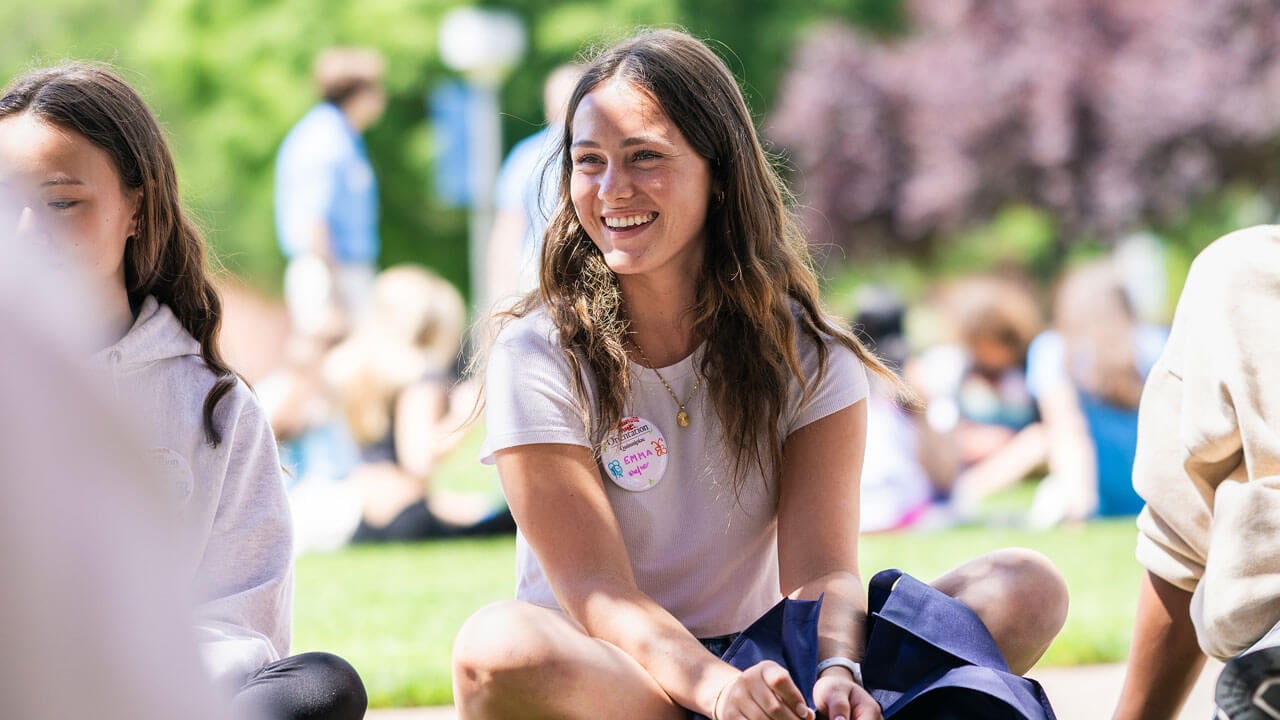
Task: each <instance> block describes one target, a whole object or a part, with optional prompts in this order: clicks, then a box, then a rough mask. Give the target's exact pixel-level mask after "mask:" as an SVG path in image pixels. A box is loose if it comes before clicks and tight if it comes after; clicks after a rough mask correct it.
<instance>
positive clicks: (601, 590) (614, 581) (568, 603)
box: [496, 444, 802, 718]
mask: <svg viewBox="0 0 1280 720" xmlns="http://www.w3.org/2000/svg"><path fill="white" fill-rule="evenodd" d="M496 459H497V464H498V475H499V477H500V478H501V480H502V486H503V490H504V491H505V493H506V496H507V502H508V504H509V506H510V507H511V512H512V515H513V516H514V517H515V519H516V523H517V524H518V525H519V526H520V528H521V531H522V532H523V533H524V535H525V538H526V539H527V540H528V542H529V545H530V547H531V548H532V549H533V551H534V553H535V554H536V555H537V556H538V559H539V562H540V563H541V564H542V568H543V571H544V572H545V573H546V575H547V579H548V580H549V581H550V583H551V587H552V588H553V589H554V591H555V594H556V599H557V601H558V602H559V603H560V606H561V607H562V608H563V609H564V610H565V612H567V613H568V614H569V616H570V617H572V618H573V619H574V620H576V621H578V622H579V623H580V624H581V625H582V626H583V628H585V629H586V631H587V633H588V634H590V635H591V636H592V637H595V638H599V639H601V640H605V641H607V642H609V643H612V644H613V645H615V646H617V647H618V648H620V649H621V650H622V651H623V652H625V653H627V654H628V655H630V656H631V657H632V658H634V659H635V660H636V661H637V662H638V663H640V665H641V666H643V667H644V668H645V670H646V671H647V672H648V673H649V674H650V675H651V676H652V677H653V678H654V680H655V681H656V682H657V683H658V685H659V686H661V687H662V689H663V690H664V691H665V692H666V693H667V694H668V695H669V696H671V698H672V699H673V700H674V701H675V702H677V703H679V704H680V705H682V706H684V707H686V708H689V709H691V710H695V711H697V712H700V713H702V714H703V715H706V716H707V717H717V716H718V717H724V716H725V712H724V711H723V710H722V711H721V712H720V713H717V712H716V710H715V708H714V705H715V704H716V701H717V699H719V700H720V708H722V709H723V708H725V707H726V705H725V702H726V699H725V698H723V697H721V693H720V690H721V689H722V688H724V687H725V686H726V685H727V684H728V683H730V682H731V681H734V680H735V678H737V677H738V676H739V675H740V673H739V671H738V670H736V669H735V668H733V667H732V666H730V665H729V664H728V663H725V662H724V661H722V660H720V659H719V658H717V657H715V656H714V655H712V654H710V653H708V652H707V651H706V650H705V648H703V646H702V644H701V643H699V642H698V641H697V639H696V638H694V637H693V635H691V634H690V633H689V631H688V630H687V629H686V628H685V627H684V626H683V625H681V624H680V622H679V621H678V620H677V619H676V618H675V617H673V616H672V615H671V614H670V613H669V612H667V611H666V610H665V609H663V608H662V607H661V606H660V605H658V604H657V603H656V602H654V601H653V599H652V598H650V597H648V596H647V595H645V594H644V593H643V592H641V591H640V590H639V588H638V587H637V586H636V581H635V577H634V575H633V573H632V569H631V562H630V559H629V558H628V556H627V550H626V547H625V545H624V543H623V538H622V531H621V528H620V527H619V525H618V521H617V518H616V517H615V515H614V514H613V509H612V507H611V506H610V504H609V499H608V496H607V495H606V492H605V488H604V485H603V484H602V483H603V481H602V480H601V479H600V475H599V473H598V472H597V471H596V461H595V459H594V457H593V456H592V454H591V451H590V450H588V449H587V448H585V447H581V446H576V445H562V444H536V445H521V446H517V447H512V448H508V449H506V450H500V451H498V452H497V453H496ZM569 518H571V519H572V520H571V521H566V520H567V519H569ZM784 674H785V673H784ZM792 687H793V689H794V686H792ZM795 698H796V702H797V703H798V702H799V698H800V695H799V691H798V690H795ZM796 717H797V718H799V717H802V716H799V715H797V716H796Z"/></svg>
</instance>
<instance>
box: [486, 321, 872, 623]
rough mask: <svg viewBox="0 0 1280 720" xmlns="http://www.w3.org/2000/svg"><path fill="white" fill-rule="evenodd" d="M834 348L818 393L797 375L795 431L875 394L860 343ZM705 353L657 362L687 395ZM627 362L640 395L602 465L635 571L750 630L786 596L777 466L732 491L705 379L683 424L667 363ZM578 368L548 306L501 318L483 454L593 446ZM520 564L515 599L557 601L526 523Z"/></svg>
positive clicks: (646, 581) (699, 611)
mask: <svg viewBox="0 0 1280 720" xmlns="http://www.w3.org/2000/svg"><path fill="white" fill-rule="evenodd" d="M829 347H830V354H829V360H828V364H827V373H826V374H825V376H824V377H823V379H822V382H820V383H816V384H813V385H812V386H811V388H810V393H809V397H807V398H806V397H803V392H802V390H801V387H800V383H799V382H798V381H797V380H794V379H793V380H792V381H791V382H790V385H789V389H788V393H787V401H786V407H785V408H784V410H783V413H782V417H781V419H780V422H781V424H782V435H783V437H784V438H786V437H787V436H789V435H790V434H791V433H792V432H794V431H795V430H797V429H799V428H801V427H804V426H805V425H807V424H809V423H811V422H813V421H815V420H818V419H820V418H823V417H825V416H827V415H830V414H832V413H834V412H837V411H839V410H842V409H844V408H846V407H849V406H850V405H853V404H854V403H856V402H858V401H860V400H862V399H863V398H865V397H866V395H867V375H866V369H865V367H863V365H862V363H861V362H860V361H859V360H858V358H857V356H855V355H854V354H853V352H852V351H850V350H849V349H847V348H845V347H843V346H841V345H837V344H834V343H832V344H830V345H829ZM702 353H703V348H702V347H699V348H698V349H697V350H696V351H695V352H694V353H693V354H692V355H691V356H689V357H688V358H685V359H684V360H682V361H680V362H678V363H676V364H674V365H671V366H668V367H664V368H659V371H660V372H661V373H662V377H664V378H665V379H666V381H667V382H668V383H669V384H670V385H671V389H672V391H674V392H675V393H676V395H678V396H679V397H680V399H681V400H684V399H685V398H689V396H690V392H691V391H692V390H693V387H694V383H695V381H696V379H697V376H696V373H695V369H696V368H697V367H698V365H699V364H700V362H701V359H702ZM800 359H801V364H802V367H803V368H804V371H805V375H806V376H807V377H814V376H816V373H817V368H818V353H817V347H816V345H815V344H814V343H813V342H811V341H809V340H808V339H802V340H801V341H800ZM630 371H631V373H632V387H633V391H634V392H633V396H634V397H633V399H632V402H631V403H630V405H629V406H628V408H627V410H626V412H627V414H628V415H630V416H632V417H633V418H635V419H634V420H624V422H623V425H624V430H623V433H622V437H623V441H622V447H621V448H607V449H606V451H605V456H604V458H603V459H602V461H601V462H600V463H598V465H597V469H598V470H599V473H600V478H601V481H602V482H603V483H604V486H605V490H606V492H607V493H608V497H609V502H610V504H611V506H612V507H613V511H614V513H615V515H616V516H617V518H618V522H619V525H620V526H621V528H622V535H623V540H624V542H625V543H626V547H627V552H628V556H629V557H630V559H631V565H632V569H633V571H634V573H635V577H636V582H637V584H638V586H639V588H640V590H641V591H642V592H644V593H646V594H647V595H649V596H650V597H651V598H653V599H654V600H655V601H656V602H657V603H658V604H660V605H661V606H662V607H664V608H666V609H667V610H668V611H669V612H671V613H672V614H673V615H674V616H675V617H676V618H677V619H679V620H680V622H681V623H683V624H684V626H685V627H686V628H688V629H689V631H690V632H692V633H693V634H694V635H696V636H698V637H714V636H718V635H726V634H729V633H734V632H739V631H741V630H743V629H745V628H746V627H747V626H748V625H749V624H750V623H751V622H752V621H754V620H755V619H756V618H758V617H759V616H760V615H761V614H763V613H764V611H766V610H768V609H769V608H770V607H771V606H772V605H774V604H775V603H776V602H777V601H778V600H779V599H780V598H781V591H780V589H779V578H778V553H777V509H778V494H777V483H776V478H775V477H773V476H772V475H770V476H769V477H767V478H766V477H765V476H763V475H762V474H761V473H760V472H759V471H758V470H756V471H754V472H751V473H749V474H748V476H747V477H746V479H745V481H744V482H743V483H742V485H741V491H740V492H739V493H738V494H737V495H736V496H735V492H734V490H733V482H732V477H731V474H732V469H733V466H732V456H731V455H730V454H729V453H728V452H727V451H726V447H725V445H726V444H725V442H724V441H723V439H722V436H721V428H720V423H719V420H718V418H717V417H716V414H715V409H714V407H713V406H712V404H711V402H710V401H709V396H708V393H707V388H706V386H705V383H704V384H703V385H701V386H700V387H698V389H697V392H695V393H693V397H692V398H691V399H690V400H689V401H688V404H687V405H686V410H687V411H688V413H689V416H690V424H689V427H687V428H682V427H680V426H679V425H677V423H676V410H677V407H676V403H675V401H674V400H673V399H672V398H671V395H670V393H668V392H667V389H666V387H664V386H663V384H662V381H661V380H659V379H658V375H657V373H655V372H654V371H653V370H651V369H649V368H646V367H643V366H641V365H637V364H634V363H633V364H632V365H631V368H630ZM570 372H571V370H570V366H569V363H568V360H567V359H566V358H565V356H564V352H563V350H562V349H561V347H560V344H559V341H558V339H557V332H556V331H555V329H554V327H553V325H552V323H551V321H550V318H549V317H548V315H547V314H546V312H545V310H539V311H537V312H535V313H533V314H531V315H529V316H527V317H524V318H521V319H519V320H515V321H512V322H511V323H510V324H509V325H507V327H505V328H504V329H503V331H502V333H501V334H500V335H499V337H498V341H497V343H496V344H495V347H494V349H493V353H492V354H491V356H490V359H489V366H488V371H487V375H486V391H485V399H486V411H485V413H486V423H487V430H488V434H487V437H486V439H485V444H484V448H483V450H482V461H483V462H485V463H493V462H494V458H493V453H494V452H496V451H498V450H503V449H506V448H510V447H516V446H519V445H530V444H540V443H559V444H569V445H579V446H582V447H586V448H591V447H593V442H592V439H591V437H590V434H589V431H588V429H587V428H588V425H589V422H588V421H587V420H586V419H585V418H584V415H583V411H582V410H581V409H580V407H579V406H578V404H577V403H576V402H575V401H574V398H573V390H572V383H571V380H570ZM584 372H586V373H589V372H590V371H589V370H584ZM587 380H588V382H587V383H586V387H587V388H588V394H589V398H588V402H589V407H592V408H594V407H595V398H596V395H595V391H594V385H595V383H594V382H592V381H591V377H590V375H589V374H588V376H587ZM746 391H747V389H745V388H744V392H746ZM555 481H556V479H555V478H550V477H549V478H541V479H540V480H539V481H538V482H545V483H554V482H555ZM625 486H630V487H632V488H642V489H637V490H632V489H627V488H626V487H625ZM516 566H517V568H516V571H517V583H516V597H517V598H519V599H521V600H525V601H528V602H531V603H534V604H537V605H542V606H545V607H552V608H555V607H558V604H557V602H556V599H555V595H554V594H553V593H552V590H551V586H550V583H549V582H548V581H547V578H546V576H545V575H544V574H543V571H542V568H541V566H540V564H539V562H538V558H537V557H536V556H535V555H534V553H533V551H532V549H531V548H530V547H529V544H528V542H526V540H525V538H524V536H523V534H521V533H517V535H516Z"/></svg>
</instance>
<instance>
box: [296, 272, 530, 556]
mask: <svg viewBox="0 0 1280 720" xmlns="http://www.w3.org/2000/svg"><path fill="white" fill-rule="evenodd" d="M465 322H466V310H465V306H464V305H463V301H462V297H461V295H460V294H459V293H458V291H457V290H456V289H455V288H454V287H453V286H452V285H451V284H449V283H448V282H447V281H445V280H443V279H442V278H440V277H438V276H436V275H435V274H434V273H432V272H430V271H428V270H426V269H423V268H419V267H415V266H410V265H401V266H397V267H393V268H388V269H387V270H384V271H382V272H381V273H379V274H378V277H377V279H376V280H375V281H374V287H373V293H372V297H371V299H370V301H369V307H368V308H367V311H366V312H365V313H364V315H362V316H361V318H360V319H359V321H358V322H357V324H356V326H355V328H354V329H353V331H352V332H351V334H350V335H348V336H347V337H346V338H345V339H344V340H342V341H341V342H340V343H338V344H337V345H336V346H334V347H333V348H332V349H331V350H329V351H328V352H327V353H325V354H324V356H323V359H322V360H320V361H319V367H318V368H314V367H313V366H312V367H311V368H310V369H308V367H309V366H308V362H315V358H314V357H312V358H310V359H308V358H306V357H304V358H303V361H302V362H301V363H300V365H301V368H300V369H299V370H296V371H295V372H294V377H293V379H292V382H290V383H288V384H289V386H290V387H291V388H292V389H293V390H295V391H297V392H294V393H289V392H287V391H286V392H284V393H282V394H283V395H285V396H286V397H290V400H289V401H287V402H283V403H280V404H278V405H276V406H275V407H274V412H273V414H272V417H273V420H274V419H276V418H280V419H281V420H282V424H281V426H280V427H282V428H284V429H286V430H292V431H293V432H295V433H297V434H295V435H294V437H293V442H294V443H297V444H299V445H301V446H302V450H303V452H302V458H301V460H302V466H303V468H304V469H303V470H302V475H303V477H302V478H300V480H301V481H300V482H299V483H298V485H297V487H296V488H295V489H294V491H293V493H292V495H293V502H294V514H295V520H296V522H297V524H298V526H299V528H300V533H306V532H307V531H308V530H310V531H314V534H313V535H310V536H304V537H302V538H301V539H302V540H303V544H304V545H307V544H310V545H311V546H312V547H316V548H318V549H320V548H326V547H333V546H335V545H340V544H343V543H345V542H349V541H355V542H370V541H411V540H422V539H427V538H434V537H448V536H457V535H478V534H495V533H505V532H514V529H515V526H514V522H512V521H511V520H510V514H509V513H508V512H507V511H506V508H505V505H503V504H501V503H499V504H498V506H497V507H495V504H494V502H493V501H492V499H491V498H489V497H478V496H475V495H474V494H470V495H469V494H458V493H448V492H445V491H440V490H437V489H433V488H431V487H430V485H431V479H432V476H433V475H434V473H435V469H436V466H437V464H438V462H439V461H440V459H441V458H443V457H444V456H445V455H447V454H448V453H449V452H450V451H451V450H453V449H454V448H455V447H456V446H457V444H458V443H459V442H460V441H461V440H462V438H463V437H464V433H463V432H462V430H461V428H462V425H463V424H464V423H465V421H466V419H467V416H468V414H469V412H470V410H471V408H472V406H473V405H474V400H475V395H474V389H473V386H472V385H471V384H469V383H464V384H459V385H455V384H454V383H455V379H456V374H455V365H456V364H457V357H458V352H459V348H460V344H461V339H462V337H463V334H464V331H465ZM308 387H309V388H310V389H309V390H308ZM277 392H279V391H277ZM299 430H300V431H301V432H299ZM308 480H311V482H308Z"/></svg>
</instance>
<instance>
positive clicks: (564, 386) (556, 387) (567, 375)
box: [480, 316, 592, 464]
mask: <svg viewBox="0 0 1280 720" xmlns="http://www.w3.org/2000/svg"><path fill="white" fill-rule="evenodd" d="M572 373H573V370H572V368H571V367H570V365H569V361H568V358H566V357H565V355H564V351H563V350H562V349H561V348H560V345H559V343H558V342H556V341H555V339H554V334H553V330H552V329H551V324H550V322H549V321H546V320H545V316H530V317H525V318H521V319H519V320H515V321H513V322H512V323H511V324H509V325H508V326H507V327H506V328H504V329H503V330H502V332H501V334H500V335H499V337H498V340H497V342H496V343H495V345H494V347H493V351H492V352H491V353H490V355H489V362H488V366H487V367H486V370H485V426H486V435H485V441H484V445H483V448H482V449H481V455H480V460H481V462H483V463H485V464H493V463H494V458H493V454H494V453H496V452H497V451H499V450H505V449H507V448H511V447H516V446H519V445H535V444H542V443H555V444H565V445H579V446H582V447H587V448H590V447H592V444H591V441H590V439H589V437H588V432H587V419H586V415H585V412H584V410H583V408H582V406H581V405H580V404H579V402H578V401H577V400H576V399H575V398H574V393H573V382H572ZM588 387H590V386H589V385H588Z"/></svg>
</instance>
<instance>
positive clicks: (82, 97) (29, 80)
mask: <svg viewBox="0 0 1280 720" xmlns="http://www.w3.org/2000/svg"><path fill="white" fill-rule="evenodd" d="M23 113H30V114H31V115H33V116H35V117H37V118H39V119H40V120H42V121H45V122H48V123H51V124H53V125H56V126H58V127H61V128H64V129H66V130H70V131H73V132H76V133H79V134H80V135H83V136H84V137H85V138H86V139H88V140H89V141H90V142H92V143H93V144H94V145H96V146H98V147H100V148H102V150H104V151H105V152H106V153H107V155H108V156H109V157H110V158H111V161H112V163H113V165H114V166H115V169H116V172H117V173H118V174H119V176H120V182H121V183H122V184H123V185H124V187H125V188H126V189H128V190H140V191H141V199H140V201H139V207H138V218H137V231H136V233H135V234H134V235H132V236H130V237H129V239H128V242H127V243H126V245H125V257H124V268H125V270H124V272H125V289H126V290H127V291H128V293H129V301H130V302H131V303H133V304H134V305H137V304H138V303H139V302H140V301H141V299H142V298H144V297H146V296H147V295H154V296H155V298H156V299H157V300H159V301H160V302H161V303H163V304H165V305H167V306H169V308H170V309H171V310H172V311H173V313H174V315H175V316H176V317H177V318H178V321H179V322H180V323H181V324H182V327H183V328H185V329H186V330H187V332H189V333H191V335H192V337H194V338H195V339H196V341H197V342H199V343H200V354H201V357H202V358H203V359H204V362H205V364H206V365H207V366H208V367H209V369H210V370H211V371H213V373H214V375H215V376H216V377H217V381H216V382H215V384H214V386H213V388H212V389H210V390H209V393H208V395H207V396H206V397H205V401H204V431H205V438H206V440H207V441H208V442H209V443H210V444H212V445H217V444H218V443H220V442H221V440H222V438H221V435H220V433H219V431H218V429H217V428H216V427H215V426H214V423H213V411H214V408H216V407H217V404H218V401H219V400H220V399H221V398H222V397H223V396H224V395H226V394H227V392H228V391H230V390H231V388H232V387H233V386H234V385H235V383H236V375H235V373H234V372H232V370H231V368H230V367H228V366H227V364H226V362H225V361H223V359H222V356H221V354H220V353H219V351H218V328H219V326H220V324H221V320H222V303H221V301H220V300H219V298H218V294H217V291H216V290H215V289H214V286H213V283H212V282H211V280H210V277H209V273H208V270H207V268H206V265H205V263H206V258H205V241H204V237H203V236H202V234H201V233H200V231H199V229H197V228H196V226H195V225H194V224H193V223H192V222H191V220H190V219H189V218H188V217H187V216H186V214H185V213H184V212H183V210H182V205H181V202H180V200H179V196H178V178H177V173H176V171H175V169H174V164H173V157H172V155H171V154H170V152H169V147H168V144H167V143H166V142H165V138H164V133H163V132H162V131H161V129H160V125H159V123H158V122H157V121H156V118H155V116H154V115H153V114H152V113H151V110H150V109H149V108H148V107H147V105H146V103H145V102H144V101H143V100H142V98H141V97H140V96H139V95H138V93H137V92H136V91H134V89H133V88H132V87H130V86H129V84H128V83H127V82H125V81H124V80H123V79H122V78H121V77H120V76H119V75H118V74H117V73H116V72H114V71H113V70H112V69H110V68H109V67H107V66H105V65H99V64H94V63H85V62H75V63H68V64H65V65H60V66H57V67H51V68H44V69H39V70H33V71H31V72H28V73H26V74H24V75H21V76H19V77H18V78H16V79H15V80H13V81H12V82H11V83H10V84H9V86H8V87H7V88H5V90H4V91H3V95H2V96H0V119H3V118H6V117H10V116H15V115H20V114H23Z"/></svg>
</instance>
